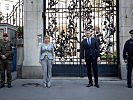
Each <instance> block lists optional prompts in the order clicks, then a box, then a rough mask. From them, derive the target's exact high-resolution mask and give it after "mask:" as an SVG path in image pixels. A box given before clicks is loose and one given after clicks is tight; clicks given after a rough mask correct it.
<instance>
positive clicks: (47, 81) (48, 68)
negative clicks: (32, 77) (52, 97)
mask: <svg viewBox="0 0 133 100" xmlns="http://www.w3.org/2000/svg"><path fill="white" fill-rule="evenodd" d="M41 65H42V69H43V70H42V71H43V83H44V85H46V86H50V85H51V77H52V60H50V59H48V58H47V57H45V58H44V59H43V60H42V61H41Z"/></svg>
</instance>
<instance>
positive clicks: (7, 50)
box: [0, 33, 13, 88]
mask: <svg viewBox="0 0 133 100" xmlns="http://www.w3.org/2000/svg"><path fill="white" fill-rule="evenodd" d="M12 56H13V51H12V43H11V42H10V41H9V40H8V35H7V33H3V40H2V41H1V43H0V63H1V65H0V74H1V75H0V76H1V83H0V88H2V87H5V72H6V76H7V87H8V88H11V81H12V76H11V70H12V68H11V64H10V63H11V61H12V58H13V57H12Z"/></svg>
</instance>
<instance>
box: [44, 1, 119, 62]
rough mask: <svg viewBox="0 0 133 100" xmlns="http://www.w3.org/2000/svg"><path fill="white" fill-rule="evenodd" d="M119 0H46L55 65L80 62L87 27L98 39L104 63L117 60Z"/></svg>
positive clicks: (47, 24) (48, 28) (47, 32)
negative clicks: (117, 12)
mask: <svg viewBox="0 0 133 100" xmlns="http://www.w3.org/2000/svg"><path fill="white" fill-rule="evenodd" d="M116 10H117V9H116V0H46V34H48V35H50V36H51V37H52V42H53V43H54V47H55V64H60V63H61V64H62V63H63V64H80V43H81V41H82V39H83V38H85V36H84V30H85V29H88V30H90V31H92V32H93V36H94V37H97V38H98V40H99V45H100V51H101V58H102V61H101V64H116V63H117V38H116V36H117V34H116V33H117V32H116Z"/></svg>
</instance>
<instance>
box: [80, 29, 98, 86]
mask: <svg viewBox="0 0 133 100" xmlns="http://www.w3.org/2000/svg"><path fill="white" fill-rule="evenodd" d="M85 35H86V39H83V41H82V43H81V52H80V53H81V54H80V57H81V62H82V63H84V62H86V67H87V74H88V79H89V84H88V85H87V86H86V87H91V86H93V80H92V72H91V68H92V69H93V74H94V82H95V86H96V87H97V88H99V84H98V68H97V61H98V62H99V61H100V50H99V45H98V41H97V39H96V38H92V37H91V32H90V31H86V32H85ZM84 59H85V60H84Z"/></svg>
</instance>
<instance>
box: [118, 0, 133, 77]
mask: <svg viewBox="0 0 133 100" xmlns="http://www.w3.org/2000/svg"><path fill="white" fill-rule="evenodd" d="M131 29H133V0H126V1H125V0H119V36H120V37H119V39H120V45H119V47H120V69H121V78H122V79H126V74H127V73H126V64H125V63H124V60H123V57H122V55H123V47H124V43H125V41H126V40H127V39H129V38H130V34H129V30H131Z"/></svg>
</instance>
